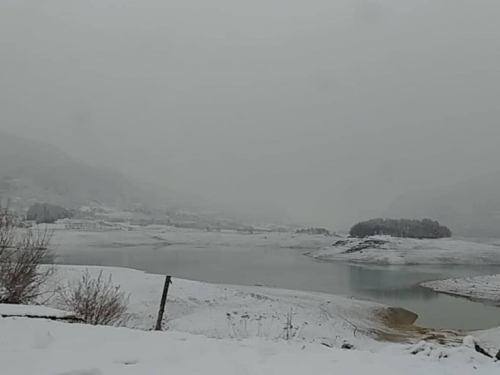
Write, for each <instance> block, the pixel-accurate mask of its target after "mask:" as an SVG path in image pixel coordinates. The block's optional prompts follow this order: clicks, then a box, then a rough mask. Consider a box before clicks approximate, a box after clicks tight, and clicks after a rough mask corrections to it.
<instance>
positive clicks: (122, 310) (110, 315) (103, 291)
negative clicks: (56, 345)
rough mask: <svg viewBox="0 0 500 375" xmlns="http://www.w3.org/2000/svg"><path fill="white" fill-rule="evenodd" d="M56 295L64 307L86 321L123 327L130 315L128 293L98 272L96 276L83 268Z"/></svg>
mask: <svg viewBox="0 0 500 375" xmlns="http://www.w3.org/2000/svg"><path fill="white" fill-rule="evenodd" d="M59 295H60V300H61V303H62V304H63V305H64V306H65V308H67V309H68V310H70V311H72V312H74V313H76V316H77V317H78V318H79V319H81V320H82V321H83V322H85V323H87V324H92V325H111V326H123V325H125V324H126V323H127V321H128V320H129V318H130V315H129V314H128V303H129V295H127V294H125V292H123V291H122V290H121V289H120V286H115V285H113V280H112V278H111V275H110V276H109V277H108V278H106V277H104V276H103V273H102V271H101V272H99V275H98V276H97V277H92V275H91V274H90V272H89V271H88V270H87V271H85V273H84V274H83V275H82V277H81V278H80V279H79V280H77V281H76V282H73V283H68V284H67V285H65V286H64V287H62V288H61V289H60V292H59Z"/></svg>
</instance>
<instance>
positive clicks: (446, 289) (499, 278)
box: [420, 274, 500, 313]
mask: <svg viewBox="0 0 500 375" xmlns="http://www.w3.org/2000/svg"><path fill="white" fill-rule="evenodd" d="M420 285H421V286H422V287H424V288H427V289H430V290H433V291H434V292H438V293H443V294H448V295H451V296H455V297H462V298H466V299H469V300H471V301H476V302H482V303H487V304H492V305H495V306H498V307H500V274H497V275H489V276H476V277H465V278H458V279H446V280H435V281H426V282H424V283H421V284H420ZM499 313H500V310H499Z"/></svg>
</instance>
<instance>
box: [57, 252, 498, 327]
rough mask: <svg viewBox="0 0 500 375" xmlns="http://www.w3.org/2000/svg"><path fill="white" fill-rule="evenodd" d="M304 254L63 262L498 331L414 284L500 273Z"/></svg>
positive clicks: (132, 256) (475, 311) (454, 301)
mask: <svg viewBox="0 0 500 375" xmlns="http://www.w3.org/2000/svg"><path fill="white" fill-rule="evenodd" d="M304 252H305V250H297V249H284V248H268V249H266V248H260V247H256V248H248V247H245V248H238V247H231V248H227V247H224V248H220V247H215V246H214V247H210V246H209V247H204V248H195V249H193V247H192V246H187V245H173V246H166V247H164V248H160V249H152V248H150V247H147V246H137V247H124V248H121V249H116V248H113V249H109V248H105V247H103V248H97V249H96V248H93V249H88V248H86V249H77V250H75V249H70V251H69V252H65V253H64V254H61V256H60V257H59V262H60V263H64V264H85V265H100V266H117V267H127V268H134V269H138V270H143V271H146V272H149V273H158V274H163V275H164V274H169V275H172V276H174V277H179V278H185V279H192V280H199V281H205V282H209V283H222V284H238V285H256V284H258V285H266V286H272V287H278V288H286V289H297V290H306V291H314V292H324V293H331V294H343V295H350V296H356V297H359V298H363V299H368V300H372V301H376V302H380V303H384V304H387V305H392V306H400V307H404V308H406V309H408V310H410V311H413V312H415V313H417V314H418V315H419V319H418V321H417V324H418V325H421V326H426V327H434V328H462V329H481V328H489V327H494V326H500V309H498V308H495V307H492V306H487V305H484V304H481V303H475V302H470V301H468V300H465V299H460V298H455V297H450V296H446V295H441V294H438V293H434V292H431V291H429V290H427V289H424V288H422V287H420V286H418V285H417V284H418V283H420V282H422V281H426V280H433V279H440V278H452V277H464V276H476V275H486V274H494V273H500V266H495V267H484V266H481V267H471V266H467V267H462V266H406V267H405V266H358V265H349V264H346V263H342V262H325V261H319V260H316V259H313V258H310V257H307V256H304V255H303V253H304Z"/></svg>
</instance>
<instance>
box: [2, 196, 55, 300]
mask: <svg viewBox="0 0 500 375" xmlns="http://www.w3.org/2000/svg"><path fill="white" fill-rule="evenodd" d="M51 237H52V235H51V232H50V231H49V230H47V229H40V228H36V229H34V230H33V229H22V228H20V227H19V218H18V216H17V215H16V214H15V213H13V212H11V211H10V209H9V207H8V206H6V207H3V206H2V205H1V204H0V302H2V303H12V304H29V303H33V302H35V301H37V300H38V299H39V298H40V297H41V296H42V295H43V294H45V293H47V290H45V289H44V288H43V287H44V285H45V284H46V283H47V282H48V280H49V279H50V277H51V276H52V275H53V273H54V268H53V267H51V266H46V264H50V263H52V261H53V254H52V252H51V250H50V240H51Z"/></svg>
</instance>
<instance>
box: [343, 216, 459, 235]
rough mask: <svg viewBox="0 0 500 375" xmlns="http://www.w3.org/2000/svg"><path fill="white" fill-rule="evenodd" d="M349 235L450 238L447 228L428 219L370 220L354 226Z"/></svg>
mask: <svg viewBox="0 0 500 375" xmlns="http://www.w3.org/2000/svg"><path fill="white" fill-rule="evenodd" d="M349 233H350V235H351V236H353V237H367V236H374V235H389V236H394V237H409V238H443V237H451V231H450V229H449V228H447V227H445V226H443V225H440V224H439V223H438V222H437V221H433V220H430V219H423V220H409V219H398V220H395V219H372V220H367V221H363V222H360V223H357V224H355V225H354V226H353V227H352V228H351V230H350V232H349Z"/></svg>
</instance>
